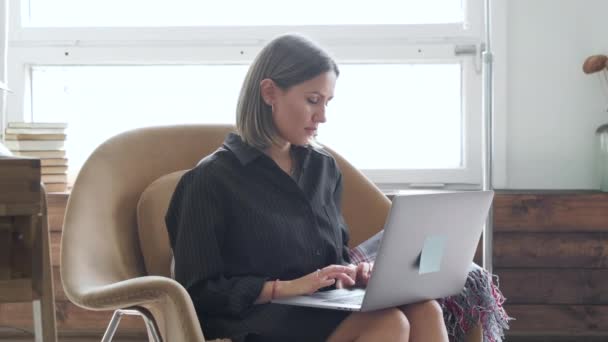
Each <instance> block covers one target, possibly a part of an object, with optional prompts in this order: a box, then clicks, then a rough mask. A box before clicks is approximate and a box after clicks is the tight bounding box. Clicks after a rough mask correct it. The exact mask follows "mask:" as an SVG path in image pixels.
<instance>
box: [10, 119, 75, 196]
mask: <svg viewBox="0 0 608 342" xmlns="http://www.w3.org/2000/svg"><path fill="white" fill-rule="evenodd" d="M66 128H67V124H65V123H38V122H36V123H25V122H9V123H8V125H7V127H6V132H5V135H4V143H5V145H6V147H8V148H9V149H10V150H11V151H12V152H13V154H15V155H16V156H21V157H32V158H40V165H41V171H42V179H41V180H42V183H44V186H45V188H46V191H47V192H65V191H67V185H68V174H67V172H68V160H67V158H66V156H65V149H64V144H65V138H66V135H65V129H66Z"/></svg>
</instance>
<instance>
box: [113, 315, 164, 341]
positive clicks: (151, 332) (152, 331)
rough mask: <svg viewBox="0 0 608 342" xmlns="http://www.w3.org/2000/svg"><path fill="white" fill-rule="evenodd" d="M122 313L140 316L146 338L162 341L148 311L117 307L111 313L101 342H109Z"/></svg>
mask: <svg viewBox="0 0 608 342" xmlns="http://www.w3.org/2000/svg"><path fill="white" fill-rule="evenodd" d="M124 315H130V316H141V317H142V318H143V320H144V323H145V324H146V330H147V331H148V338H150V339H151V340H152V342H162V339H161V338H160V333H159V331H158V327H157V326H156V323H155V322H154V319H153V318H152V317H151V315H150V313H148V312H147V311H146V310H145V309H119V310H116V311H114V314H113V315H112V319H111V320H110V323H109V324H108V328H107V329H106V332H105V334H104V335H103V338H102V339H101V342H111V341H112V338H113V337H114V334H115V333H116V330H117V329H118V324H119V323H120V319H121V318H122V316H124Z"/></svg>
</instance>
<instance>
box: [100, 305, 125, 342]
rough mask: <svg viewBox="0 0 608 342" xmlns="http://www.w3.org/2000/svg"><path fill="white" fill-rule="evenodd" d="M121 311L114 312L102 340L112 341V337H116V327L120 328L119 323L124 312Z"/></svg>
mask: <svg viewBox="0 0 608 342" xmlns="http://www.w3.org/2000/svg"><path fill="white" fill-rule="evenodd" d="M121 311H122V310H116V311H114V314H113V315H112V319H111V320H110V323H109V324H108V328H107V329H106V332H105V333H104V334H103V338H102V339H101V342H110V341H112V338H114V334H115V333H116V329H118V324H119V323H120V319H121V318H122V315H123V313H122V312H121Z"/></svg>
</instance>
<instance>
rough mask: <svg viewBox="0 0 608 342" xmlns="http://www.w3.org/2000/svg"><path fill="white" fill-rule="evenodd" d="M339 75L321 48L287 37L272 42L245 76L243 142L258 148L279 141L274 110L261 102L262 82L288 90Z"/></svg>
mask: <svg viewBox="0 0 608 342" xmlns="http://www.w3.org/2000/svg"><path fill="white" fill-rule="evenodd" d="M329 71H333V72H334V73H336V76H338V75H339V74H340V71H339V70H338V65H337V64H336V62H335V61H334V60H333V59H332V58H331V57H330V56H329V55H328V54H327V52H325V51H324V50H323V49H321V48H320V47H319V46H318V45H316V44H315V43H313V42H312V41H310V40H308V39H307V38H304V37H302V36H299V35H294V34H287V35H282V36H279V37H277V38H275V39H273V40H272V41H270V42H269V43H268V44H267V45H266V46H265V47H264V48H263V49H262V51H260V53H259V54H258V55H257V56H256V58H255V60H254V61H253V64H252V65H251V66H250V67H249V71H248V72H247V75H246V76H245V81H244V82H243V86H242V87H241V93H240V95H239V100H238V103H237V108H236V129H237V132H238V134H239V135H240V136H241V138H242V139H243V141H245V142H246V143H248V144H249V145H251V146H254V147H256V148H258V149H261V150H263V149H266V148H268V147H269V146H271V145H272V144H273V143H276V142H277V138H278V132H277V129H276V126H275V124H274V121H273V118H272V107H271V106H270V105H268V104H267V103H266V102H264V100H263V99H262V94H261V91H260V82H261V81H262V80H264V79H267V78H268V79H271V80H272V81H274V83H275V84H276V85H277V86H278V87H279V88H281V89H282V90H284V91H286V90H288V89H289V88H290V87H292V86H294V85H297V84H299V83H302V82H305V81H308V80H310V79H312V78H315V77H317V76H319V75H320V74H323V73H325V72H329Z"/></svg>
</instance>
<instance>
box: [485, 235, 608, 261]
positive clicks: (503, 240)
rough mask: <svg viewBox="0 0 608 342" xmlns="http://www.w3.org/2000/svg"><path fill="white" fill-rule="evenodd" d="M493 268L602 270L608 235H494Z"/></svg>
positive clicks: (607, 253)
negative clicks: (577, 268)
mask: <svg viewBox="0 0 608 342" xmlns="http://www.w3.org/2000/svg"><path fill="white" fill-rule="evenodd" d="M494 267H496V268H509V267H511V268H513V267H519V268H542V267H548V268H572V267H580V268H605V267H608V235H607V234H604V233H496V234H494Z"/></svg>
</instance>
